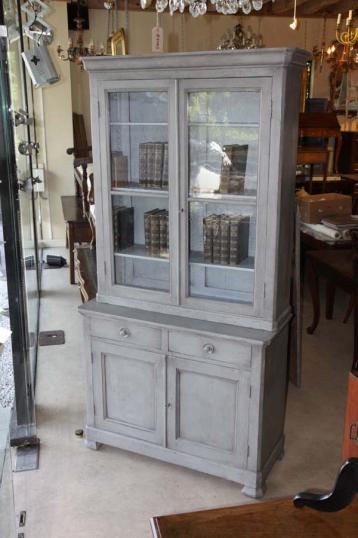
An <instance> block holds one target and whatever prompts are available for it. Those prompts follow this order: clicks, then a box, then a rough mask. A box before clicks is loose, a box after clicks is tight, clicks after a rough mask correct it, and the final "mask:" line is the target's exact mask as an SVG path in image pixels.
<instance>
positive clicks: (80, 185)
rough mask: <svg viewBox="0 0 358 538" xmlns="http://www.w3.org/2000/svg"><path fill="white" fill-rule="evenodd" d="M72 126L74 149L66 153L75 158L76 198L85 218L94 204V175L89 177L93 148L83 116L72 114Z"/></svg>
mask: <svg viewBox="0 0 358 538" xmlns="http://www.w3.org/2000/svg"><path fill="white" fill-rule="evenodd" d="M72 125H73V143H74V147H73V148H68V149H67V150H66V153H67V154H68V155H73V156H74V159H73V167H74V176H75V186H76V196H77V197H78V199H79V200H80V203H81V205H82V213H83V216H85V215H86V214H87V213H88V210H89V203H93V174H90V177H89V175H88V165H89V164H91V163H92V146H90V145H89V144H88V142H87V135H86V129H85V123H84V118H83V115H82V114H76V113H75V112H74V113H73V114H72ZM91 176H92V177H91ZM88 179H90V184H91V187H90V188H89V187H88V181H87V180H88ZM91 198H92V200H91Z"/></svg>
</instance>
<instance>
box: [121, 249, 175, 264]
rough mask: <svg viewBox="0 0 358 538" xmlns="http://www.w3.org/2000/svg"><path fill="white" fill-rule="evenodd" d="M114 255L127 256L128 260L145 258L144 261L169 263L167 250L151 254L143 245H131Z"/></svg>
mask: <svg viewBox="0 0 358 538" xmlns="http://www.w3.org/2000/svg"><path fill="white" fill-rule="evenodd" d="M114 255H115V256H127V257H129V258H145V259H146V260H156V261H164V262H169V252H168V250H165V251H159V252H153V251H151V250H149V249H147V248H146V247H145V246H144V245H132V246H131V247H128V248H125V249H123V250H119V251H117V252H115V253H114Z"/></svg>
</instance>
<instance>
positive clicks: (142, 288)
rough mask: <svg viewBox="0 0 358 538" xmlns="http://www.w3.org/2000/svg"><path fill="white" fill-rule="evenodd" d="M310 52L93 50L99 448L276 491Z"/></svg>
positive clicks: (92, 342)
mask: <svg viewBox="0 0 358 538" xmlns="http://www.w3.org/2000/svg"><path fill="white" fill-rule="evenodd" d="M307 57H308V56H307V53H305V52H304V51H300V50H298V49H271V50H270V49H264V50H260V51H245V52H243V51H240V52H237V51H235V52H234V51H230V52H211V53H188V54H170V55H160V56H159V55H157V56H145V57H123V58H108V57H102V58H86V59H84V64H85V68H86V69H87V70H88V72H89V75H90V84H91V103H92V105H91V107H92V108H91V114H92V136H93V153H94V173H95V177H96V181H95V185H96V228H97V230H96V236H97V267H98V294H97V299H96V301H93V302H91V303H89V304H88V305H86V306H84V307H82V308H81V312H82V314H83V315H84V316H85V330H86V340H87V341H88V355H89V357H91V361H90V362H89V363H88V364H89V366H88V368H89V407H88V426H87V438H88V443H89V444H92V445H93V446H95V444H96V442H100V441H104V442H108V443H110V444H114V445H116V446H121V447H124V448H128V447H129V448H132V449H133V450H136V451H138V452H141V453H145V454H148V455H151V456H154V457H159V458H162V459H166V460H167V461H175V462H176V463H183V464H184V465H187V466H190V467H193V468H195V469H199V470H200V469H201V470H204V471H206V472H212V473H213V474H218V475H219V476H225V477H227V478H231V479H233V480H237V481H239V482H243V483H244V484H245V492H246V493H248V494H252V495H255V496H258V495H260V494H261V493H262V489H263V481H264V477H265V476H266V474H267V473H268V470H269V468H270V467H271V466H272V464H273V462H274V460H275V458H276V457H277V456H278V455H279V454H280V453H281V452H282V439H283V436H282V431H283V417H284V400H285V397H284V395H285V372H286V364H285V361H286V358H285V357H286V349H285V346H286V341H287V324H288V321H289V318H290V305H289V286H290V271H291V239H292V230H293V215H294V211H293V204H294V180H295V162H296V161H295V157H296V147H297V133H298V127H297V124H298V111H299V93H300V84H299V81H300V74H301V70H302V67H303V66H304V64H305V62H306V60H307ZM87 337H88V338H87ZM269 358H270V359H269ZM274 374H275V375H277V378H275V375H274ZM274 387H275V392H274V393H273V392H272V390H273V388H274ZM198 425H200V427H198ZM249 446H250V450H249V448H248V447H249Z"/></svg>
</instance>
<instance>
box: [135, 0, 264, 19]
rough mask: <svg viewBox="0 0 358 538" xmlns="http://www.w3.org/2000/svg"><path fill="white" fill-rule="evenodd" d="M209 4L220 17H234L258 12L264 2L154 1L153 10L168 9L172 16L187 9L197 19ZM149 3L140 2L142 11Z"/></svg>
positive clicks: (252, 0)
mask: <svg viewBox="0 0 358 538" xmlns="http://www.w3.org/2000/svg"><path fill="white" fill-rule="evenodd" d="M271 1H272V2H274V1H275V0H271ZM209 2H210V3H211V4H213V5H214V6H215V9H216V11H217V12H218V13H221V14H222V15H235V13H237V12H238V11H239V10H241V11H242V13H244V14H245V15H249V13H251V11H252V10H254V11H260V10H261V9H262V6H263V4H264V0H156V2H155V9H156V11H157V12H158V13H162V12H163V11H165V10H166V8H168V9H169V13H170V14H171V15H173V14H174V12H175V11H179V12H180V13H184V11H185V8H186V7H188V10H189V13H190V15H192V16H193V17H199V16H200V15H205V13H206V12H207V11H208V4H209ZM151 3H152V1H151V0H141V1H140V4H141V7H142V9H146V8H147V7H149V6H150V4H151Z"/></svg>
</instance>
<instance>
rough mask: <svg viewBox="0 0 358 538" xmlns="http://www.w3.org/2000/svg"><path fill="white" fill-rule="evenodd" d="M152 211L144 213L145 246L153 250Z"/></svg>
mask: <svg viewBox="0 0 358 538" xmlns="http://www.w3.org/2000/svg"><path fill="white" fill-rule="evenodd" d="M151 214H152V211H147V212H146V213H144V244H145V248H151V243H152V242H151V233H150V217H151Z"/></svg>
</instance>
